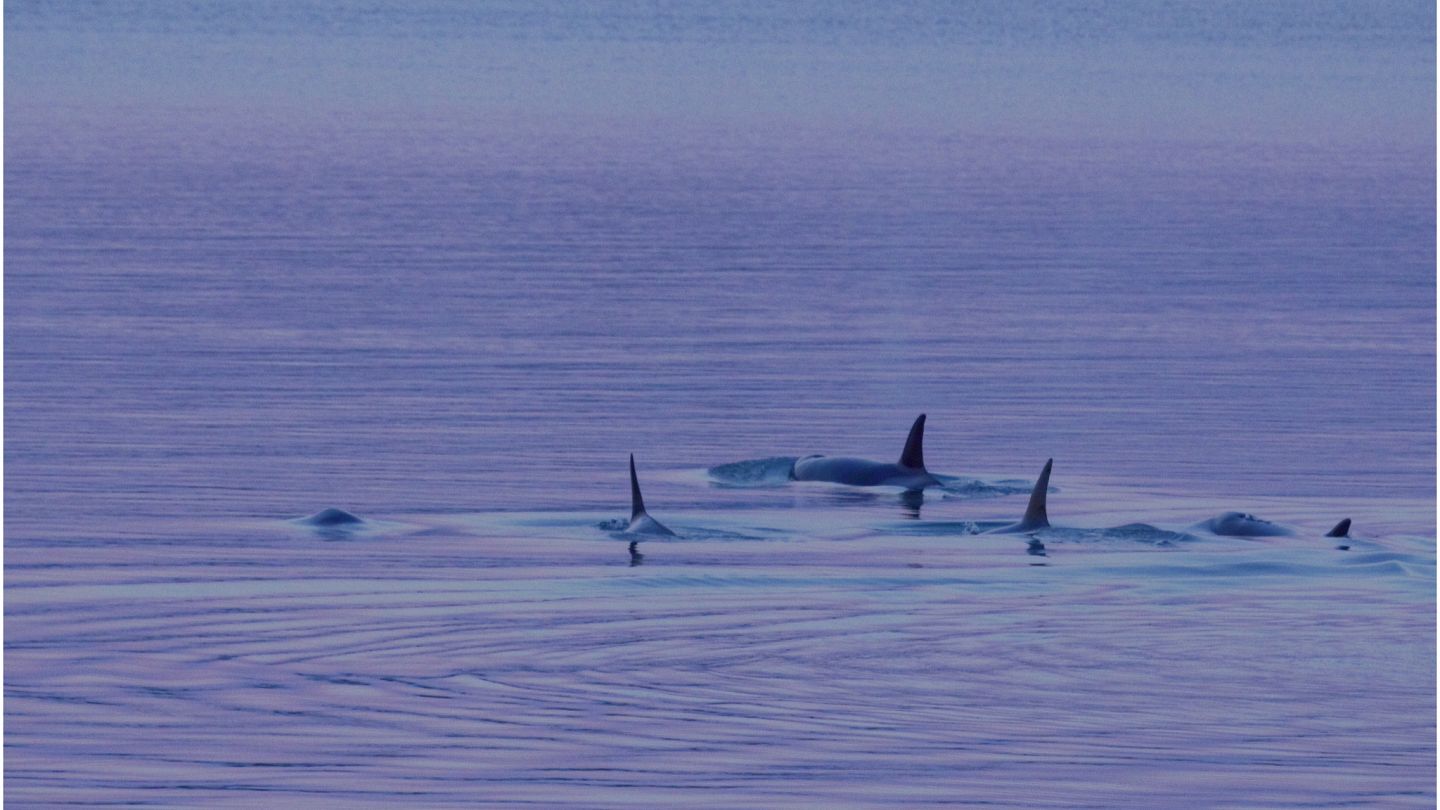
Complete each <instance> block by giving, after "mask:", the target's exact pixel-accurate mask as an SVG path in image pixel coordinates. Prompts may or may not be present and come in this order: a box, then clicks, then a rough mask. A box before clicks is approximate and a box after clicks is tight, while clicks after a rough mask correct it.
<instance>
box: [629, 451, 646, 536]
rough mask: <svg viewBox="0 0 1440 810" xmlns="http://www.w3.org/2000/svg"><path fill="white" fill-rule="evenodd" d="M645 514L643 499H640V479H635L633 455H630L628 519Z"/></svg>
mask: <svg viewBox="0 0 1440 810" xmlns="http://www.w3.org/2000/svg"><path fill="white" fill-rule="evenodd" d="M643 514H645V499H644V498H642V497H640V479H639V478H636V477H635V454H634V453H631V454H630V519H631V520H634V519H635V518H637V517H640V516H641V515H643Z"/></svg>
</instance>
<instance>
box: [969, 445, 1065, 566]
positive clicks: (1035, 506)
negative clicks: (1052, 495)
mask: <svg viewBox="0 0 1440 810" xmlns="http://www.w3.org/2000/svg"><path fill="white" fill-rule="evenodd" d="M1054 464H1055V459H1053V458H1052V459H1046V461H1045V468H1044V469H1042V470H1041V471H1040V477H1039V478H1037V479H1035V488H1034V489H1032V490H1030V503H1029V504H1027V505H1026V507H1025V516H1024V517H1022V518H1020V522H1019V523H1012V524H1010V525H1009V526H1001V527H1000V528H998V529H991V530H990V531H988V532H986V534H1029V533H1030V532H1038V531H1040V530H1041V529H1048V528H1050V517H1049V516H1048V515H1046V514H1045V496H1046V495H1047V494H1049V492H1050V468H1051V467H1053V466H1054ZM1041 548H1042V549H1043V548H1044V546H1043V545H1042V546H1041Z"/></svg>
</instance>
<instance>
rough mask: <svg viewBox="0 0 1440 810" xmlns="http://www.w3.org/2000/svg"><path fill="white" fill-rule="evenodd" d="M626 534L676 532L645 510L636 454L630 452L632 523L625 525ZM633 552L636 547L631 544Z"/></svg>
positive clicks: (661, 534) (671, 533)
mask: <svg viewBox="0 0 1440 810" xmlns="http://www.w3.org/2000/svg"><path fill="white" fill-rule="evenodd" d="M625 534H649V535H655V536H658V537H674V536H675V533H674V532H672V531H670V530H669V529H667V528H665V525H664V524H662V523H661V522H660V521H658V520H656V519H655V518H652V517H650V515H649V514H648V513H646V511H645V499H644V498H642V497H640V479H639V478H637V477H635V454H634V453H631V454H630V525H629V526H626V527H625ZM630 548H631V551H632V552H633V551H634V549H635V547H634V545H633V544H632V545H631V547H630Z"/></svg>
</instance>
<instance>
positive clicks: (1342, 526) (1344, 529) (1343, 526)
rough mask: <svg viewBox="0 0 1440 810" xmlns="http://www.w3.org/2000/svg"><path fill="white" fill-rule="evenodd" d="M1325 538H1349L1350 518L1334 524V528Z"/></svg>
mask: <svg viewBox="0 0 1440 810" xmlns="http://www.w3.org/2000/svg"><path fill="white" fill-rule="evenodd" d="M1325 536H1326V537H1349V536H1350V518H1345V519H1344V520H1342V521H1340V522H1339V523H1336V524H1335V528H1333V529H1331V530H1330V531H1329V533H1327V534H1326V535H1325Z"/></svg>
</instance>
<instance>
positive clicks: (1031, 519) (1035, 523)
mask: <svg viewBox="0 0 1440 810" xmlns="http://www.w3.org/2000/svg"><path fill="white" fill-rule="evenodd" d="M1054 463H1055V459H1053V458H1052V459H1047V460H1046V461H1045V469H1043V470H1041V471H1040V477H1039V478H1038V479H1036V481H1035V488H1034V489H1032V490H1030V505H1029V506H1027V507H1025V517H1024V518H1022V519H1021V520H1020V526H1021V527H1022V528H1025V529H1044V528H1046V527H1048V526H1049V525H1050V518H1049V517H1048V516H1047V515H1046V514H1045V495H1046V494H1047V493H1048V492H1049V491H1050V467H1051V465H1053V464H1054Z"/></svg>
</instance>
